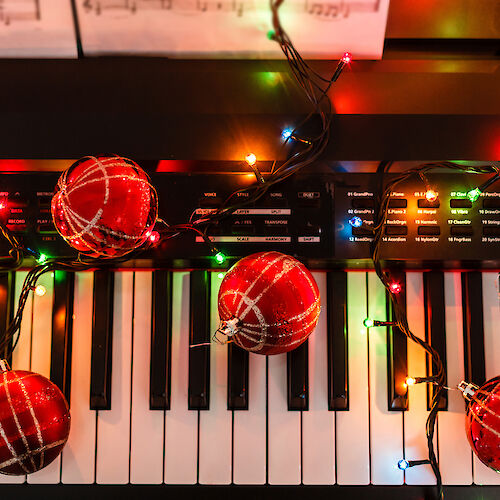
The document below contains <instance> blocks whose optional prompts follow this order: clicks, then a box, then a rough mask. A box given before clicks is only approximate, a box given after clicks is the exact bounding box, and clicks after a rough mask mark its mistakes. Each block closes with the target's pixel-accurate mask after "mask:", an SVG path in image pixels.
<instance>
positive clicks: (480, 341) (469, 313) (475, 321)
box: [462, 271, 486, 386]
mask: <svg viewBox="0 0 500 500" xmlns="http://www.w3.org/2000/svg"><path fill="white" fill-rule="evenodd" d="M462 316H463V330H464V362H465V380H466V381H467V382H472V383H473V384H476V385H479V386H480V385H482V384H483V383H484V382H485V380H486V375H485V371H484V364H485V361H484V329H483V280H482V277H481V273H480V272H478V271H473V272H465V273H462Z"/></svg>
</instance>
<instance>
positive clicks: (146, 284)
mask: <svg viewBox="0 0 500 500" xmlns="http://www.w3.org/2000/svg"><path fill="white" fill-rule="evenodd" d="M152 287H153V275H152V272H151V271H144V272H136V273H135V284H134V334H133V343H134V346H133V366H132V415H131V424H130V425H131V443H130V482H131V483H132V484H161V483H162V482H163V446H164V440H163V432H164V426H165V412H164V411H159V410H154V411H153V410H150V409H149V375H150V366H151V364H150V362H151V299H152Z"/></svg>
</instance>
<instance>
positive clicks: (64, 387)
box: [50, 270, 75, 403]
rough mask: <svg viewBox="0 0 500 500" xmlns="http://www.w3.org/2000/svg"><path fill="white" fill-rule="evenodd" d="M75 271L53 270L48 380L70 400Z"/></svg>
mask: <svg viewBox="0 0 500 500" xmlns="http://www.w3.org/2000/svg"><path fill="white" fill-rule="evenodd" d="M74 292H75V273H73V272H68V271H60V270H56V271H54V302H53V307H52V346H51V353H50V380H52V382H54V383H55V384H56V385H57V387H59V389H61V391H62V393H63V394H64V396H65V397H66V401H68V403H69V401H70V395H71V392H70V390H71V344H72V335H73V301H74Z"/></svg>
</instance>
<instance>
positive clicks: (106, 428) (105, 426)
mask: <svg viewBox="0 0 500 500" xmlns="http://www.w3.org/2000/svg"><path fill="white" fill-rule="evenodd" d="M96 274H97V273H96ZM94 279H96V277H94ZM114 281H115V283H114V301H113V302H114V308H113V349H112V355H113V359H112V366H113V371H112V373H111V394H112V400H111V408H110V409H109V410H106V411H99V412H98V414H97V451H96V461H97V462H96V482H97V484H127V483H128V482H129V461H130V454H129V451H130V394H131V384H130V382H131V380H130V379H131V368H132V319H133V299H134V273H132V272H117V273H115V280H114ZM94 285H95V283H94ZM94 288H95V286H94ZM143 445H144V443H143ZM148 446H149V444H148Z"/></svg>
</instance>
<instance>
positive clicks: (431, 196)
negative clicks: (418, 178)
mask: <svg viewBox="0 0 500 500" xmlns="http://www.w3.org/2000/svg"><path fill="white" fill-rule="evenodd" d="M425 199H426V200H427V201H429V202H430V203H432V202H434V201H436V200H437V199H438V194H437V192H436V191H434V190H433V189H428V190H427V191H426V192H425Z"/></svg>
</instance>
